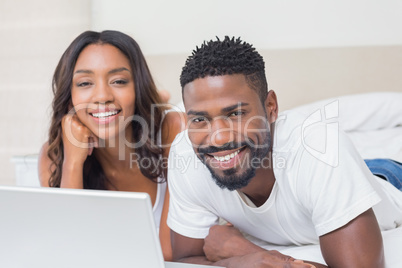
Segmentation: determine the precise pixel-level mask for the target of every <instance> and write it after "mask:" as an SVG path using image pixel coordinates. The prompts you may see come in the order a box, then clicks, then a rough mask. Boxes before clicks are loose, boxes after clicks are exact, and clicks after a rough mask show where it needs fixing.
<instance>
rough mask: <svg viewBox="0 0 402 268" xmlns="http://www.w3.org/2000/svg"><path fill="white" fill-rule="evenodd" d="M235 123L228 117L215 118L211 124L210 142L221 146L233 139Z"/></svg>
mask: <svg viewBox="0 0 402 268" xmlns="http://www.w3.org/2000/svg"><path fill="white" fill-rule="evenodd" d="M233 136H234V134H233V123H232V122H231V120H230V119H228V118H215V119H214V120H213V121H212V124H211V132H210V134H209V144H210V145H212V146H216V147H220V146H223V145H224V144H227V143H229V142H232V141H233Z"/></svg>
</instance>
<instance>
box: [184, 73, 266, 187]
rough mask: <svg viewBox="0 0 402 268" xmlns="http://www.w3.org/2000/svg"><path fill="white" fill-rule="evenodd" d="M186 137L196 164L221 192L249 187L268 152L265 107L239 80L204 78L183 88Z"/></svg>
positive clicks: (253, 92)
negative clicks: (190, 143)
mask: <svg viewBox="0 0 402 268" xmlns="http://www.w3.org/2000/svg"><path fill="white" fill-rule="evenodd" d="M183 99H184V105H185V108H186V113H187V116H188V133H189V138H190V141H191V142H192V146H193V149H194V151H195V153H196V154H197V156H198V158H199V159H200V160H201V161H202V162H203V163H204V164H205V165H206V166H207V167H208V169H209V170H210V172H211V174H212V177H213V178H214V180H215V182H216V183H217V184H218V185H219V186H220V187H221V188H227V189H229V190H235V189H240V188H243V187H245V186H247V184H248V183H249V181H250V180H251V179H252V178H253V177H254V176H255V173H256V170H257V169H258V168H260V166H261V165H266V164H267V163H266V161H270V159H269V158H268V152H269V151H270V149H271V134H270V126H269V122H268V119H267V112H266V105H264V104H263V103H264V102H265V100H264V101H261V100H260V97H259V95H258V94H257V92H256V91H255V90H253V89H251V88H250V87H249V86H248V84H247V83H246V79H245V77H244V75H242V74H236V75H223V76H214V77H211V76H207V77H205V78H199V79H196V80H194V81H193V82H191V83H188V84H187V85H185V87H184V90H183Z"/></svg>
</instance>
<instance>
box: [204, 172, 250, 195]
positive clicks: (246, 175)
mask: <svg viewBox="0 0 402 268" xmlns="http://www.w3.org/2000/svg"><path fill="white" fill-rule="evenodd" d="M207 167H208V169H209V171H210V172H211V175H212V178H213V179H214V181H215V183H216V184H217V185H218V186H219V187H220V188H221V189H228V190H229V191H234V190H238V189H241V188H243V187H246V186H247V185H248V184H249V182H250V181H251V179H252V178H254V176H255V170H254V169H249V170H247V171H245V172H242V173H241V174H239V172H238V171H237V170H236V169H226V170H224V172H223V173H224V174H222V175H220V174H218V173H217V172H215V171H214V170H213V169H211V168H210V167H209V166H207Z"/></svg>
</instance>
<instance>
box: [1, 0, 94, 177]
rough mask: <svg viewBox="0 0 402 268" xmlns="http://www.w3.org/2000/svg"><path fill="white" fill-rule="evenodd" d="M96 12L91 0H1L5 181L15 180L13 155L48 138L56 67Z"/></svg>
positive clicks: (30, 150)
mask: <svg viewBox="0 0 402 268" xmlns="http://www.w3.org/2000/svg"><path fill="white" fill-rule="evenodd" d="M90 15H91V1H89V0H35V1H30V0H25V1H24V0H0V40H1V42H0V76H1V79H0V100H1V102H2V106H3V107H2V110H3V111H2V112H1V113H0V163H1V164H0V167H1V172H0V184H14V183H15V179H14V177H15V176H14V164H12V163H11V162H10V159H11V157H13V156H15V155H31V154H37V153H38V152H39V148H40V146H41V145H42V144H43V142H44V141H45V139H46V137H47V130H48V126H49V113H50V106H51V101H52V94H51V78H52V74H53V71H54V69H55V67H56V64H57V62H58V60H59V58H60V56H61V55H62V53H63V51H64V50H65V49H66V48H67V46H68V44H69V43H70V42H71V40H72V39H73V38H74V37H75V36H76V35H77V34H79V33H80V32H82V31H83V30H86V29H88V28H89V27H90V25H91V21H90V18H91V16H90Z"/></svg>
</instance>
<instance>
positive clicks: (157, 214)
mask: <svg viewBox="0 0 402 268" xmlns="http://www.w3.org/2000/svg"><path fill="white" fill-rule="evenodd" d="M157 142H158V145H161V144H162V133H161V129H160V130H159V132H158V136H157ZM158 181H162V178H161V177H159V178H158ZM157 185H158V186H157V187H158V188H157V190H156V199H155V204H154V206H153V208H152V212H153V214H154V219H155V225H156V229H157V230H158V233H159V225H160V223H161V216H162V210H163V203H164V201H165V194H166V180H165V181H164V182H162V183H158V184H157Z"/></svg>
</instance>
